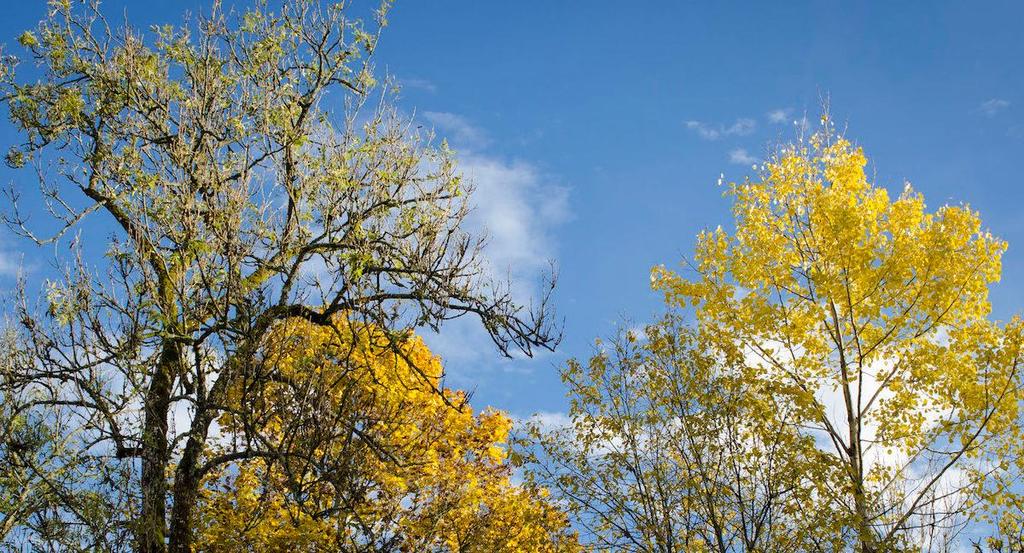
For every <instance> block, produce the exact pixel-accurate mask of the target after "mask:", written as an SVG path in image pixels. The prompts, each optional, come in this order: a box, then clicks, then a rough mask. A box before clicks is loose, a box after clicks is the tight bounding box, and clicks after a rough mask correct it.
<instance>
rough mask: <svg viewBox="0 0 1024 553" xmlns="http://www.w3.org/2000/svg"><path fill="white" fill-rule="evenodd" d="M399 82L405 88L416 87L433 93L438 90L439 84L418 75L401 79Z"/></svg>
mask: <svg viewBox="0 0 1024 553" xmlns="http://www.w3.org/2000/svg"><path fill="white" fill-rule="evenodd" d="M399 84H400V85H401V86H402V87H403V88H414V89H417V90H422V91H425V92H429V93H431V94H433V93H435V92H437V85H435V84H434V83H432V82H430V81H428V80H427V79H418V78H416V77H410V78H407V79H400V80H399Z"/></svg>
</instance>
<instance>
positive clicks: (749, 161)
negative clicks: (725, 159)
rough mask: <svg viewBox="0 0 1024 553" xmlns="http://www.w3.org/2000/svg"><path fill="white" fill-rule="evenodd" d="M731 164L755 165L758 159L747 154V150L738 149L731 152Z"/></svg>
mask: <svg viewBox="0 0 1024 553" xmlns="http://www.w3.org/2000/svg"><path fill="white" fill-rule="evenodd" d="M729 163H734V164H736V165H753V164H755V163H757V158H756V157H754V156H752V155H750V154H749V153H747V149H746V148H736V149H735V150H732V151H731V152H729Z"/></svg>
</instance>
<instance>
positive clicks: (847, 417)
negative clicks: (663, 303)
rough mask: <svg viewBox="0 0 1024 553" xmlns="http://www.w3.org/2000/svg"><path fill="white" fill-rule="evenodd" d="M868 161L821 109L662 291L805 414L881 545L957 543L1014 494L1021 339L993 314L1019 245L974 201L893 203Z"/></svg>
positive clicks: (842, 488)
mask: <svg viewBox="0 0 1024 553" xmlns="http://www.w3.org/2000/svg"><path fill="white" fill-rule="evenodd" d="M866 164H867V158H866V157H865V155H864V153H863V152H862V150H861V149H860V148H858V147H856V146H854V145H853V144H851V143H850V142H849V141H848V140H846V139H844V138H843V137H842V136H839V135H837V133H835V132H834V129H833V126H832V124H831V123H830V122H829V121H828V118H827V117H823V119H822V127H821V129H820V131H818V132H817V133H815V134H814V135H813V136H811V137H810V138H809V139H808V140H806V141H800V142H797V143H796V144H792V145H789V146H785V147H782V148H781V149H780V150H779V152H778V153H777V154H776V155H774V156H772V157H771V158H770V159H768V160H767V161H766V162H765V164H764V167H763V170H762V171H761V173H760V174H759V176H758V178H757V180H748V181H746V182H744V183H742V184H738V185H734V186H732V187H731V189H730V194H731V196H732V197H733V198H734V202H735V203H734V207H733V213H734V215H735V219H736V221H735V223H736V224H735V230H734V231H732V232H728V231H725V230H723V229H721V228H720V227H719V228H718V229H716V230H714V231H708V232H704V233H703V234H701V235H700V238H699V241H698V245H697V251H696V256H695V259H694V260H693V262H692V263H691V264H690V270H691V272H690V273H689V274H686V275H685V276H681V275H679V274H676V273H673V272H671V271H669V270H667V269H664V268H658V269H656V270H655V271H654V273H653V275H652V282H653V284H654V286H655V288H656V289H657V290H660V291H662V292H664V294H665V298H666V300H667V301H668V303H669V304H671V305H674V306H680V307H681V306H691V307H693V308H694V309H695V312H696V319H697V325H698V327H699V333H700V335H701V337H702V340H704V341H705V342H706V343H708V344H712V345H713V347H714V349H715V350H717V351H720V352H722V355H726V356H729V357H732V358H741V359H744V360H745V361H744V362H745V363H747V364H749V365H750V366H751V367H753V368H755V369H756V374H757V377H758V378H759V379H760V380H762V381H764V382H765V383H767V385H769V386H770V387H771V390H772V392H773V393H774V394H776V395H778V396H780V397H783V396H785V397H788V398H789V399H790V400H791V401H792V402H793V403H794V404H795V405H796V407H797V409H796V411H795V422H796V423H798V424H799V425H801V426H802V427H804V428H806V429H807V430H806V432H808V433H809V435H812V436H814V437H816V439H817V440H818V442H819V445H820V448H821V449H822V451H823V452H825V453H826V455H825V457H824V460H825V463H826V465H827V466H828V467H829V468H830V469H831V470H830V471H829V473H828V474H834V475H840V476H841V477H840V478H837V479H835V480H833V481H830V482H829V493H828V494H825V495H822V496H821V497H820V501H819V502H818V504H817V506H816V508H819V509H827V510H828V511H829V512H832V513H834V514H835V517H836V520H837V522H838V523H839V524H842V525H845V526H847V527H849V529H850V530H851V532H852V534H851V535H852V537H853V539H852V543H853V544H854V546H855V548H856V550H858V551H863V552H876V551H891V550H895V549H898V548H900V547H911V548H920V547H922V546H929V545H930V544H934V543H937V542H938V541H941V540H944V539H947V538H948V537H950V536H952V535H953V534H955V533H956V531H957V529H958V527H959V525H960V524H962V523H963V522H964V520H966V518H965V515H966V516H970V515H971V514H972V513H974V512H976V510H977V508H978V507H979V503H978V502H979V500H981V499H985V500H987V501H990V502H995V503H996V504H998V503H1000V502H1001V501H1002V500H1003V498H1005V497H1006V494H1008V493H1010V491H1011V490H1010V488H1009V487H1008V486H1005V485H1002V484H1001V483H1000V482H1001V480H1002V477H1001V476H1000V475H1001V474H1004V473H1005V471H1007V470H1009V469H1012V468H1013V467H1012V466H1010V460H1011V459H1013V458H1014V457H1015V453H1014V448H1015V447H1016V444H1018V443H1019V442H1020V440H1021V427H1020V424H1019V422H1020V418H1019V415H1020V413H1019V405H1020V401H1021V399H1022V387H1021V384H1022V381H1021V374H1020V370H1021V353H1022V352H1021V345H1022V334H1021V324H1020V321H1019V320H1017V319H1014V320H1013V321H1011V322H1009V323H1007V324H1002V323H999V322H996V321H993V320H992V319H991V318H990V316H989V312H990V305H989V301H988V292H989V285H990V284H992V283H993V282H996V281H997V280H998V279H999V275H1000V257H1001V255H1002V253H1003V252H1004V251H1005V249H1006V243H1005V242H1003V241H1001V240H999V239H997V238H995V237H993V236H992V235H991V234H989V233H988V232H986V231H985V230H983V228H982V226H981V221H980V219H979V216H978V214H977V213H976V212H974V211H971V210H970V209H969V208H967V207H965V206H942V207H940V208H938V209H937V210H936V211H933V212H930V211H927V210H926V208H925V202H924V198H923V197H922V196H921V195H920V194H919V193H916V192H914V191H913V189H912V188H911V187H910V186H909V185H906V186H905V188H904V190H903V192H902V193H901V194H900V195H899V196H898V197H897V198H895V199H891V198H890V197H889V194H888V192H887V191H886V189H885V188H883V187H879V186H875V185H873V184H871V182H870V181H869V180H868V177H867V175H866V174H865V171H864V167H865V165H866ZM1006 474H1012V473H1006Z"/></svg>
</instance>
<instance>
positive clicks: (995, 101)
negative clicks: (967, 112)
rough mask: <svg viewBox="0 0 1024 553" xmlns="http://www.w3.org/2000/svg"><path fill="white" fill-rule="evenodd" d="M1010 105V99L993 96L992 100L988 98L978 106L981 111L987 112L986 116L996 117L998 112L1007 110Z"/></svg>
mask: <svg viewBox="0 0 1024 553" xmlns="http://www.w3.org/2000/svg"><path fill="white" fill-rule="evenodd" d="M1008 107H1010V102H1009V101H1008V100H1004V99H1002V98H992V99H991V100H986V101H984V102H982V103H981V105H980V106H978V110H980V111H981V113H983V114H985V116H987V117H994V116H995V115H996V114H998V113H999V112H1001V111H1003V110H1005V109H1006V108H1008Z"/></svg>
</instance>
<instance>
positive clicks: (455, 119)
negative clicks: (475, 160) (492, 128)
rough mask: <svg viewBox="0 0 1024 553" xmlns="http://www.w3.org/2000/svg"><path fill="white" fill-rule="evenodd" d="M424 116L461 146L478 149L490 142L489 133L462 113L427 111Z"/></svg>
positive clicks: (443, 134) (441, 132)
mask: <svg viewBox="0 0 1024 553" xmlns="http://www.w3.org/2000/svg"><path fill="white" fill-rule="evenodd" d="M423 118H424V119H426V120H427V121H429V122H430V124H432V125H434V127H436V128H437V130H438V131H439V134H441V135H442V136H443V137H444V138H447V139H448V140H449V141H451V142H452V143H456V144H459V145H460V146H461V147H465V148H469V149H471V150H477V149H480V148H485V147H486V146H487V145H488V144H490V139H489V138H488V137H487V133H486V132H484V131H483V130H482V129H480V128H478V127H476V126H475V125H473V124H472V123H470V122H469V120H468V119H466V118H465V117H463V116H461V115H456V114H454V113H449V112H445V111H425V112H423Z"/></svg>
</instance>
